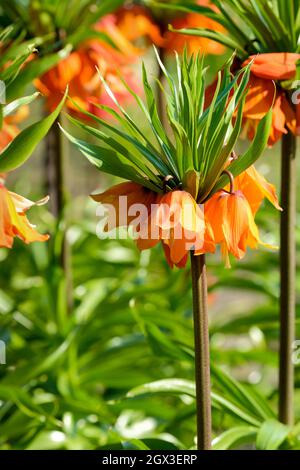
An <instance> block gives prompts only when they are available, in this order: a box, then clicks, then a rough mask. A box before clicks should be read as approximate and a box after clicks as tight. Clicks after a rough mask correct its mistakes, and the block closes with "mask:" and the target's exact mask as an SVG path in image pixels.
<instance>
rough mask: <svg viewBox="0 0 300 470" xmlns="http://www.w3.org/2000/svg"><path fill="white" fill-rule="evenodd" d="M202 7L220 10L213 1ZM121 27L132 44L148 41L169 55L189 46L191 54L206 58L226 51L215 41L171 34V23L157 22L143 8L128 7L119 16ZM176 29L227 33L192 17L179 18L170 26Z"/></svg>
mask: <svg viewBox="0 0 300 470" xmlns="http://www.w3.org/2000/svg"><path fill="white" fill-rule="evenodd" d="M197 3H198V4H199V5H201V6H205V7H210V8H211V9H213V10H215V11H218V9H217V8H216V7H215V6H214V5H212V4H211V3H210V1H209V0H198V1H197ZM117 17H118V23H117V24H118V27H119V28H120V30H121V31H122V33H123V34H124V35H125V36H126V37H127V39H129V40H130V41H136V40H137V39H140V38H146V39H148V40H149V41H150V42H151V43H153V44H155V45H156V46H158V47H161V48H164V49H165V50H166V51H167V52H170V53H173V52H174V51H177V52H178V53H181V52H183V50H184V47H185V46H187V47H188V50H189V52H190V53H197V52H199V50H201V52H202V53H205V54H222V53H223V51H224V47H223V46H222V45H220V44H219V43H217V42H215V41H212V40H211V39H207V38H201V37H194V36H189V35H183V34H178V33H173V32H171V31H168V29H167V28H168V24H167V21H165V20H164V19H163V20H162V21H161V24H158V23H156V22H155V20H154V18H152V17H151V15H150V13H149V11H148V10H146V8H143V7H142V6H137V5H135V6H133V7H124V8H121V9H120V10H119V12H118V14H117ZM169 23H170V24H171V25H172V26H173V27H174V28H176V29H182V28H200V27H202V28H207V29H211V30H213V31H220V32H224V29H223V28H222V26H220V25H219V24H218V23H216V22H215V21H213V20H211V19H210V18H207V17H206V16H204V15H200V14H197V13H188V14H185V15H183V16H180V17H176V18H175V19H174V20H172V21H170V22H169Z"/></svg>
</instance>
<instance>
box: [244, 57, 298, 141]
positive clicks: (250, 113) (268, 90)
mask: <svg viewBox="0 0 300 470" xmlns="http://www.w3.org/2000/svg"><path fill="white" fill-rule="evenodd" d="M299 59H300V54H292V53H285V52H281V53H270V54H261V55H259V56H251V57H249V59H247V60H246V61H245V62H244V64H243V65H246V64H248V63H249V62H250V61H253V64H252V66H251V75H250V81H249V92H248V95H247V97H246V103H245V108H244V112H243V115H244V125H245V127H244V129H245V131H246V132H247V135H248V138H249V139H252V138H253V136H254V134H255V131H256V128H257V126H258V123H259V121H260V120H261V119H262V117H263V116H265V114H266V113H267V112H268V111H269V109H270V107H271V106H272V104H273V101H274V105H273V122H272V128H271V132H270V137H269V145H273V144H275V143H276V142H277V141H278V140H280V139H281V137H282V135H283V134H286V133H287V132H288V129H289V130H290V131H291V132H292V133H293V134H295V135H300V107H299V104H295V107H294V106H293V105H292V104H291V103H290V102H289V100H288V99H287V95H286V92H285V91H284V90H283V89H282V88H281V87H280V83H278V84H277V82H280V81H284V80H292V79H293V78H294V77H295V76H296V62H297V60H299ZM274 82H276V86H275V85H274ZM274 91H275V100H274Z"/></svg>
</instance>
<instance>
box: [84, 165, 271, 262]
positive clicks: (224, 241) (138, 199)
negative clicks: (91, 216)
mask: <svg viewBox="0 0 300 470" xmlns="http://www.w3.org/2000/svg"><path fill="white" fill-rule="evenodd" d="M228 175H229V176H230V173H228ZM230 179H231V178H230ZM124 197H126V206H124V205H122V207H121V204H122V202H123V200H124V199H123V198H124ZM92 198H93V199H94V200H95V201H97V202H99V203H101V204H104V205H105V206H110V208H111V207H113V209H114V210H113V211H110V212H109V216H108V217H109V219H108V224H107V225H106V228H105V229H106V230H108V228H109V229H112V228H115V227H120V226H127V227H131V228H132V229H133V230H134V238H135V239H136V243H137V246H138V248H139V249H140V250H145V249H148V248H153V247H154V246H155V245H157V244H158V243H159V242H161V243H162V245H163V248H164V252H165V255H166V259H167V261H168V263H169V265H170V266H171V267H173V266H174V265H176V266H177V267H179V268H182V267H185V265H186V262H187V259H188V253H189V251H191V250H193V251H194V253H195V254H196V255H200V254H204V253H214V252H215V250H216V246H217V245H220V247H221V251H222V254H223V257H224V260H225V263H226V266H230V262H229V253H231V254H232V255H233V256H235V257H236V258H237V259H241V258H243V256H244V255H245V253H246V249H247V247H250V248H256V247H257V246H258V245H259V244H262V242H261V240H260V238H259V233H258V228H257V226H256V223H255V220H254V217H255V215H256V212H257V211H258V209H259V207H260V206H261V203H262V201H263V199H264V198H267V199H268V200H269V201H270V202H271V203H272V204H273V205H274V206H275V207H276V208H277V209H280V207H279V204H278V199H277V196H276V192H275V188H274V186H273V185H271V184H270V183H268V182H267V181H266V180H265V178H264V177H263V176H262V175H261V174H259V173H258V171H257V170H256V169H255V168H254V166H252V167H250V168H248V170H247V171H245V172H243V173H242V174H240V175H239V176H238V177H237V178H235V179H234V180H233V179H231V182H230V186H229V187H226V188H224V189H223V190H221V191H217V192H216V193H215V194H214V195H213V196H212V197H211V198H210V199H209V200H208V201H207V202H205V203H204V204H201V205H200V204H197V202H196V201H195V199H194V198H193V197H192V195H191V194H190V193H189V192H187V191H184V190H173V191H168V192H166V193H165V194H157V193H155V192H153V191H151V190H149V189H148V188H145V187H143V186H141V185H139V184H137V183H133V182H128V183H121V184H118V185H116V186H113V187H112V188H110V189H108V190H107V191H105V192H104V193H100V194H95V195H92ZM125 207H126V209H127V213H126V212H124V208H125ZM112 217H113V221H112Z"/></svg>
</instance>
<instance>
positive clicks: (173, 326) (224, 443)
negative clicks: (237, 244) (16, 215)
mask: <svg viewBox="0 0 300 470" xmlns="http://www.w3.org/2000/svg"><path fill="white" fill-rule="evenodd" d="M143 59H144V60H145V62H146V64H147V66H148V69H149V70H153V77H154V76H155V74H156V71H155V67H156V66H155V61H154V55H153V52H152V51H151V49H150V50H149V51H148V52H147V54H146V55H145V56H144V57H143ZM168 60H169V62H170V65H172V61H173V59H172V58H169V59H168ZM224 60H225V56H223V57H218V58H217V59H216V57H215V56H209V57H208V58H207V62H208V64H209V65H210V67H211V77H212V76H213V75H214V71H215V70H216V69H217V67H218V65H219V64H220V63H221V62H223V61H224ZM135 67H136V69H137V70H139V69H140V63H138V64H136V66H135ZM29 91H30V92H31V91H32V88H31V87H30V86H29ZM128 108H129V110H130V112H132V113H133V114H134V115H136V114H137V113H138V111H137V110H136V109H131V108H130V105H129V107H128ZM42 113H43V111H42V109H41V104H40V103H34V104H33V105H31V114H30V117H29V121H30V120H36V117H37V116H41V115H42ZM137 117H138V116H137ZM240 145H241V146H243V142H241V144H240ZM63 146H64V150H65V153H66V155H67V163H66V165H67V168H66V174H67V191H66V194H67V205H66V208H65V211H66V213H67V214H68V219H69V227H68V230H67V239H68V241H69V244H70V246H71V251H72V260H71V262H72V272H73V293H74V306H73V310H72V312H68V311H67V308H66V303H65V299H64V296H65V286H64V282H65V281H64V275H63V272H62V268H61V263H60V262H59V259H60V252H61V246H62V239H63V233H64V230H65V226H64V222H63V220H61V221H60V222H59V223H57V221H56V220H55V219H54V217H53V216H52V215H51V214H50V212H47V209H45V208H43V209H33V210H32V212H33V214H32V219H34V222H35V223H37V224H38V225H39V227H41V228H43V229H44V231H45V232H49V233H50V234H51V239H50V241H49V242H47V243H45V244H38V243H36V244H33V245H30V246H25V245H24V244H22V242H20V241H18V240H17V241H16V242H15V245H14V248H13V250H6V249H1V250H0V262H1V269H0V339H1V340H3V341H4V342H5V343H6V364H1V365H0V448H1V449H105V448H107V449H115V448H116V449H120V448H125V449H132V448H133V449H160V450H162V449H191V448H193V446H194V445H195V441H194V439H195V406H194V385H193V378H194V370H193V330H192V310H191V305H192V302H191V286H190V280H189V279H190V276H189V273H188V271H187V270H182V271H180V270H176V269H175V270H173V271H171V270H170V268H169V267H168V266H167V264H166V261H165V259H164V256H163V254H162V250H161V249H160V247H158V248H157V249H154V250H152V251H151V252H150V251H149V252H148V251H147V252H143V253H142V254H140V253H139V252H138V251H137V249H136V248H135V246H134V243H133V242H132V241H131V240H130V239H125V240H99V239H98V238H97V236H96V225H97V222H98V221H97V217H96V206H95V204H94V203H93V202H91V201H90V200H89V198H88V194H89V193H90V192H92V191H94V190H96V189H99V188H100V189H104V188H106V187H108V186H109V184H111V183H112V182H115V181H112V180H111V179H110V178H108V177H107V176H103V175H101V174H100V173H96V172H95V171H94V169H93V168H92V167H91V166H90V165H89V164H88V163H87V162H86V161H85V160H84V159H83V158H82V156H81V155H79V154H78V153H77V151H76V150H75V149H74V148H73V147H71V146H69V144H68V143H67V142H66V141H65V140H64V141H63ZM45 148H46V147H45V142H44V143H43V144H41V145H40V146H39V149H38V150H37V151H36V152H35V154H34V155H33V157H32V158H31V159H30V161H28V162H27V163H26V164H25V165H24V166H23V167H22V168H21V169H19V170H17V171H15V172H14V173H13V174H12V175H11V177H10V178H9V183H10V188H11V189H12V190H14V191H16V192H21V193H22V195H24V196H26V197H30V198H33V199H36V198H39V197H41V196H42V195H43V194H44V191H45V186H44V168H43V158H44V154H45ZM257 167H258V169H260V171H261V172H262V173H263V174H264V175H266V176H268V179H269V180H270V181H272V182H275V183H276V184H277V187H278V181H279V150H278V148H276V147H275V148H272V149H268V150H266V152H265V156H264V157H263V158H262V159H261V160H260V161H259V162H258V165H257ZM298 202H300V201H298ZM298 218H300V214H299V215H298ZM298 220H299V219H298ZM258 225H259V226H260V227H261V229H262V238H263V240H264V241H267V242H269V243H274V244H278V239H279V233H278V232H279V215H278V213H277V212H276V211H275V210H274V209H273V208H272V207H271V206H270V205H269V204H268V203H266V204H265V205H264V207H263V208H262V209H261V211H260V212H259V215H258ZM298 227H299V224H298ZM297 243H298V248H300V231H299V228H297ZM298 253H299V249H298ZM298 264H299V259H298ZM208 266H209V292H210V296H209V302H210V333H211V360H212V366H213V368H212V382H213V427H214V438H215V439H214V448H215V449H228V448H235V449H236V448H241V447H242V448H245V446H247V447H250V448H254V447H256V448H259V449H277V448H294V449H296V448H300V441H299V439H300V425H298V426H297V425H296V426H295V427H294V428H293V429H288V428H287V427H285V426H283V425H282V424H279V423H278V422H277V421H276V408H277V399H278V396H277V380H278V377H277V374H278V327H279V323H278V296H279V273H278V253H277V252H271V251H267V250H264V249H262V250H261V251H259V252H252V253H249V254H248V255H247V257H246V258H245V260H243V261H242V262H239V263H235V262H233V266H232V269H230V270H228V269H225V268H224V267H223V265H222V261H221V259H220V257H216V256H208ZM299 291H300V275H299V271H298V278H297V292H298V294H299ZM299 308H300V307H299V295H298V303H297V316H298V320H297V338H299V339H300V328H299V314H300V311H299ZM298 356H299V355H298ZM296 420H297V421H299V420H300V367H299V365H298V366H296Z"/></svg>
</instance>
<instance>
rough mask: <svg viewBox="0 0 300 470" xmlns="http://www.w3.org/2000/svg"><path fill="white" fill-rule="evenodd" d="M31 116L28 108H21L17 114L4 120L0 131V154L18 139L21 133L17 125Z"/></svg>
mask: <svg viewBox="0 0 300 470" xmlns="http://www.w3.org/2000/svg"><path fill="white" fill-rule="evenodd" d="M28 114H29V108H28V106H21V107H20V108H19V109H18V110H17V112H16V113H14V114H12V115H11V116H7V117H5V118H4V119H3V122H2V128H1V129H0V152H1V151H2V150H3V149H4V148H5V147H6V146H7V145H8V144H9V143H10V142H11V141H12V140H13V139H14V138H15V137H16V135H17V134H18V133H19V128H18V126H17V124H19V123H20V122H21V121H23V120H24V119H26V117H27V116H28Z"/></svg>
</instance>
